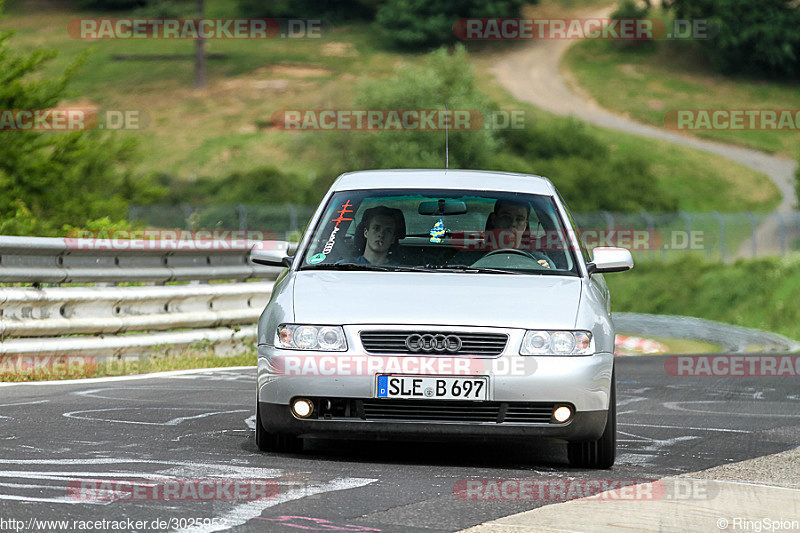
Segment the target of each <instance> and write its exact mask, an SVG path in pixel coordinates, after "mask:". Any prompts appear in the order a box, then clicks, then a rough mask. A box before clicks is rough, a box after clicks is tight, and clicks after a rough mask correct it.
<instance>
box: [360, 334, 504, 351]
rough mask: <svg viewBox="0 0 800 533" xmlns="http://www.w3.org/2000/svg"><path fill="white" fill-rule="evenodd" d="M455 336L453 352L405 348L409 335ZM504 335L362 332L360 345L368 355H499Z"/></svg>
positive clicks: (502, 348) (502, 346)
mask: <svg viewBox="0 0 800 533" xmlns="http://www.w3.org/2000/svg"><path fill="white" fill-rule="evenodd" d="M414 334H417V335H445V336H448V335H455V336H457V337H458V338H459V339H461V348H460V349H459V350H458V351H455V352H448V351H433V350H432V351H418V352H412V351H411V350H409V349H408V347H407V346H406V339H407V338H408V337H409V336H410V335H414ZM507 342H508V335H506V334H505V333H464V332H455V331H362V332H361V344H362V345H363V346H364V349H365V350H366V351H367V352H369V353H385V354H414V355H500V354H501V353H503V350H504V349H505V347H506V343H507Z"/></svg>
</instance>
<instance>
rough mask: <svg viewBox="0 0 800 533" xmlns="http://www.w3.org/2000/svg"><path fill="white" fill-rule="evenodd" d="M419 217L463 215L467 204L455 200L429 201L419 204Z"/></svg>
mask: <svg viewBox="0 0 800 533" xmlns="http://www.w3.org/2000/svg"><path fill="white" fill-rule="evenodd" d="M418 211H419V214H420V215H463V214H464V213H466V212H467V204H466V203H464V202H460V201H457V200H431V201H429V202H420V204H419V210H418Z"/></svg>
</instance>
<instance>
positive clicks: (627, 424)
mask: <svg viewBox="0 0 800 533" xmlns="http://www.w3.org/2000/svg"><path fill="white" fill-rule="evenodd" d="M631 412H633V411H631ZM617 425H618V426H633V427H642V428H664V429H694V430H698V431H723V432H726V433H752V431H748V430H746V429H723V428H696V427H690V426H662V425H659V424H633V423H629V422H625V423H623V422H617Z"/></svg>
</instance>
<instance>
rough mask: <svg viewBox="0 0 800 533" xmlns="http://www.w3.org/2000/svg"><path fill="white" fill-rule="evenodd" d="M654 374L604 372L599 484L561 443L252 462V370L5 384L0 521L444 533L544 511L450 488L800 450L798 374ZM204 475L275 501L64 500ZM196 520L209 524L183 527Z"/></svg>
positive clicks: (325, 450)
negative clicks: (604, 452) (613, 386)
mask: <svg viewBox="0 0 800 533" xmlns="http://www.w3.org/2000/svg"><path fill="white" fill-rule="evenodd" d="M664 361H665V359H664V358H663V357H629V358H619V359H617V362H616V363H617V384H618V392H617V394H618V398H617V402H618V406H619V415H618V423H619V426H618V429H619V432H618V439H619V450H618V460H617V464H616V465H615V466H614V468H613V469H611V470H609V471H590V470H579V469H573V468H570V467H568V466H567V464H566V453H565V449H564V446H563V445H559V444H555V443H537V442H531V443H530V444H529V445H527V446H523V445H520V444H508V443H505V444H503V443H490V444H463V443H457V442H451V443H425V442H421V443H393V442H368V441H328V440H325V441H322V440H320V441H314V442H307V444H306V450H305V452H304V453H302V454H272V453H259V452H258V451H257V449H256V447H255V443H254V440H253V430H252V429H251V428H252V425H253V420H254V414H255V368H242V369H223V370H213V369H210V370H207V371H203V372H201V373H193V374H183V375H172V376H163V377H150V378H146V379H137V380H126V381H101V382H92V383H72V384H70V383H67V382H65V383H64V384H55V385H52V384H48V385H33V384H22V385H11V386H3V387H0V428H2V432H0V518H2V519H6V520H8V519H14V520H20V521H23V522H24V523H25V527H26V528H27V526H29V525H33V526H36V525H37V524H38V525H39V527H34V528H33V529H35V530H39V531H41V530H45V528H44V527H43V525H42V524H41V523H38V522H30V521H32V520H33V521H36V520H69V521H72V520H89V519H91V520H102V519H107V520H122V519H128V518H130V519H133V520H143V521H147V522H148V523H150V522H152V521H153V520H155V519H161V520H165V521H170V522H167V523H169V524H170V525H169V527H165V528H159V529H179V528H181V527H184V526H194V527H187V528H186V529H187V530H192V531H214V530H234V531H278V532H282V531H285V532H292V531H294V532H297V531H309V530H317V531H322V530H324V531H392V532H394V531H396V532H409V531H456V530H460V529H463V528H466V527H469V526H473V525H475V524H479V523H482V522H485V521H487V520H491V519H495V518H499V517H502V516H505V515H509V514H512V513H516V512H520V511H523V510H526V509H531V508H534V507H538V506H540V505H547V504H548V503H549V502H531V501H527V502H496V501H485V502H475V501H465V500H462V499H459V498H457V497H456V496H455V495H454V493H453V487H454V485H455V484H456V482H457V481H458V480H461V479H465V478H483V479H486V478H537V479H541V478H548V479H550V478H552V479H564V478H569V477H574V478H591V479H601V478H614V479H640V478H642V479H655V478H661V477H664V476H672V475H676V474H681V473H688V472H694V471H698V470H702V469H706V468H709V467H713V466H717V465H721V464H725V463H728V462H733V461H741V460H744V459H750V458H754V457H759V456H763V455H767V454H772V453H776V452H780V451H784V450H787V449H790V448H793V447H795V446H796V445H797V442H798V441H800V395H799V394H798V387H797V383H798V382H797V378H796V377H795V378H775V377H762V378H756V377H729V378H711V377H703V378H686V377H676V376H670V375H668V374H667V372H665V369H664ZM209 478H243V479H267V480H270V481H269V483H270V484H272V486H273V487H274V489H275V494H274V495H272V496H271V497H270V498H268V499H262V500H254V501H222V500H216V501H201V500H199V499H198V498H189V499H183V500H179V501H158V500H157V501H142V500H136V501H130V500H116V501H114V500H113V499H110V498H106V499H98V498H87V497H85V496H80V494H76V493H75V492H74V491H70V487H75V486H76V483H78V484H80V483H81V482H92V481H97V480H128V481H139V482H147V481H150V482H153V483H156V482H163V481H164V480H170V479H172V480H198V479H209ZM198 518H201V519H209V520H206V521H205V522H203V521H198V520H194V523H191V522H190V519H198ZM211 518H216V519H217V520H215V521H214V523H213V524H212V523H211V521H210V519H211ZM567 523H568V521H567ZM198 524H199V527H198ZM66 529H70V530H74V529H75V528H73V527H68V528H66ZM24 530H28V529H24ZM127 530H128V531H130V529H127ZM139 530H140V531H152V530H153V529H151V528H150V526H149V525H148V526H147V527H142V528H140V529H139Z"/></svg>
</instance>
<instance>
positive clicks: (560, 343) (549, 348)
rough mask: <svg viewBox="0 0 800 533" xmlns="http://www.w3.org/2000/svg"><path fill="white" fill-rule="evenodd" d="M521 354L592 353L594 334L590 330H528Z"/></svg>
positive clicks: (520, 350) (523, 340)
mask: <svg viewBox="0 0 800 533" xmlns="http://www.w3.org/2000/svg"><path fill="white" fill-rule="evenodd" d="M519 353H520V355H591V354H592V353H593V348H592V334H591V333H589V332H588V331H539V330H528V331H526V332H525V337H524V338H523V339H522V347H521V348H520V349H519Z"/></svg>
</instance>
